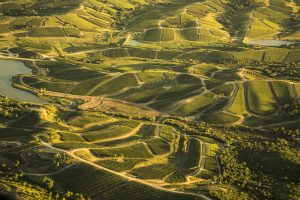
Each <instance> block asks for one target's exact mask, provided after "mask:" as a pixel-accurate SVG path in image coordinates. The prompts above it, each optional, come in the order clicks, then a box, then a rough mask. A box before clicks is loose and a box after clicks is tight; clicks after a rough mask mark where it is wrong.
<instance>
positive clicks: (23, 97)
mask: <svg viewBox="0 0 300 200" xmlns="http://www.w3.org/2000/svg"><path fill="white" fill-rule="evenodd" d="M18 74H32V72H31V69H29V68H27V67H26V66H25V65H24V63H23V62H20V61H14V60H0V95H3V96H8V97H10V98H12V99H16V100H20V101H25V102H29V103H47V101H45V100H42V99H40V98H38V97H37V96H36V95H34V94H31V93H30V92H26V91H24V90H21V89H17V88H15V87H13V86H12V85H11V78H12V77H13V76H16V75H18Z"/></svg>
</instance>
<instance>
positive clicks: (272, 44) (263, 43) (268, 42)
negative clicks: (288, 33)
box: [246, 40, 294, 47]
mask: <svg viewBox="0 0 300 200" xmlns="http://www.w3.org/2000/svg"><path fill="white" fill-rule="evenodd" d="M246 44H251V45H261V46H270V47H279V46H282V45H287V46H288V45H292V44H294V42H290V41H285V40H251V41H248V42H246Z"/></svg>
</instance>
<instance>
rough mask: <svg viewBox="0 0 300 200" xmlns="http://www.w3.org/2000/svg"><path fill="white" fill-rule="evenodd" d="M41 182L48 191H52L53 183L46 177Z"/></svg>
mask: <svg viewBox="0 0 300 200" xmlns="http://www.w3.org/2000/svg"><path fill="white" fill-rule="evenodd" d="M43 182H44V184H45V185H46V186H47V187H48V188H49V189H52V188H53V186H54V181H53V180H52V179H50V178H48V177H47V176H45V177H44V179H43Z"/></svg>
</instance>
